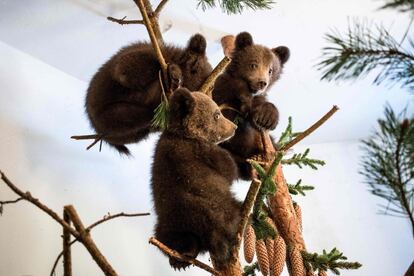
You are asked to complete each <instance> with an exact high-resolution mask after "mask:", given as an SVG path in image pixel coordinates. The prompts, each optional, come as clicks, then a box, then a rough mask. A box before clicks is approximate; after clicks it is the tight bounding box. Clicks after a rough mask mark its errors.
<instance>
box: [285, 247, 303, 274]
mask: <svg viewBox="0 0 414 276" xmlns="http://www.w3.org/2000/svg"><path fill="white" fill-rule="evenodd" d="M289 260H290V265H291V269H292V275H293V276H306V269H305V265H304V264H303V258H302V254H300V251H299V250H298V249H296V248H293V249H292V251H291V252H290V254H289Z"/></svg>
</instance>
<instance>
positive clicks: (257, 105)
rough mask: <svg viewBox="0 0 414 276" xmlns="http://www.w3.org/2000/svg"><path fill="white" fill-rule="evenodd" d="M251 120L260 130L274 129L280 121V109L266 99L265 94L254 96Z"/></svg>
mask: <svg viewBox="0 0 414 276" xmlns="http://www.w3.org/2000/svg"><path fill="white" fill-rule="evenodd" d="M250 120H251V122H252V125H253V126H254V127H255V128H257V129H258V130H261V129H266V130H269V129H270V130H273V129H275V128H276V126H277V124H278V122H279V111H278V110H277V108H276V106H275V105H274V104H272V103H270V102H268V101H266V99H265V98H264V97H263V96H256V97H254V98H253V104H252V110H251V113H250Z"/></svg>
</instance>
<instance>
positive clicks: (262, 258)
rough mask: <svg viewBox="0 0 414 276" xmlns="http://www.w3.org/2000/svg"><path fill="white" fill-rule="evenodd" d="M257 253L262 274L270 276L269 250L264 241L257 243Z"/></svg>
mask: <svg viewBox="0 0 414 276" xmlns="http://www.w3.org/2000/svg"><path fill="white" fill-rule="evenodd" d="M256 253H257V262H258V263H259V269H260V272H261V273H262V274H263V275H264V276H267V275H269V257H268V256H267V248H266V244H265V242H264V240H257V241H256Z"/></svg>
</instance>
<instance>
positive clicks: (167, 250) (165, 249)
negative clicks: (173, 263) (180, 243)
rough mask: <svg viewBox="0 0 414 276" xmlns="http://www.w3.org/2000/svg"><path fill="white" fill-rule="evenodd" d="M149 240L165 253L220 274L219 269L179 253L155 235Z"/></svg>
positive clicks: (214, 273)
mask: <svg viewBox="0 0 414 276" xmlns="http://www.w3.org/2000/svg"><path fill="white" fill-rule="evenodd" d="M148 242H149V243H150V244H152V245H155V246H156V247H158V249H160V250H161V251H162V252H164V253H165V254H167V255H169V256H171V257H174V258H176V259H179V260H181V261H184V262H188V263H190V264H193V265H195V266H197V267H199V268H201V269H203V270H205V271H207V272H210V273H211V274H213V275H220V273H219V272H218V271H216V270H215V269H214V268H212V267H210V266H209V265H207V264H205V263H203V262H200V261H199V260H197V259H191V258H188V257H186V256H183V255H181V254H180V253H178V252H177V251H175V250H173V249H171V248H169V247H168V246H166V245H165V244H163V243H162V242H160V241H159V240H157V239H156V238H154V237H151V238H150V239H149V241H148Z"/></svg>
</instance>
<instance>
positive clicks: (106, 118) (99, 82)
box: [85, 34, 212, 154]
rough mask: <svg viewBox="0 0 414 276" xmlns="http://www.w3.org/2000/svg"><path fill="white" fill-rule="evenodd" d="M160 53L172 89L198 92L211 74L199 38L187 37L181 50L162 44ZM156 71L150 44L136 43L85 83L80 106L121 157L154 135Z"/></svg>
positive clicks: (157, 89) (158, 95) (157, 90)
mask: <svg viewBox="0 0 414 276" xmlns="http://www.w3.org/2000/svg"><path fill="white" fill-rule="evenodd" d="M162 52H163V55H164V58H165V60H166V62H167V63H168V64H169V67H168V78H169V82H170V83H171V88H172V89H175V88H177V87H179V86H180V85H183V86H184V87H187V88H188V89H190V90H197V89H198V88H199V87H200V86H201V85H202V84H203V83H204V81H205V79H206V78H207V77H208V76H209V75H210V72H211V71H212V68H211V65H210V64H209V62H208V60H207V56H206V40H205V38H204V37H203V36H202V35H200V34H196V35H194V36H193V37H191V39H190V40H189V42H188V45H187V47H186V48H184V49H183V48H180V47H175V46H170V45H166V46H164V47H163V48H162ZM160 69H161V66H160V64H159V62H158V60H157V57H156V54H155V52H154V50H153V48H152V46H151V43H148V42H139V43H135V44H132V45H130V46H127V47H124V48H122V49H121V50H120V51H119V52H118V53H116V54H115V55H114V56H113V57H111V58H110V59H109V60H108V61H107V62H106V63H105V64H104V65H102V67H101V68H100V69H99V70H98V72H97V73H96V74H95V76H94V77H93V78H92V80H91V82H90V85H89V88H88V92H87V96H86V103H85V107H86V112H87V114H88V118H89V120H90V123H91V125H92V127H93V128H94V129H95V131H96V132H97V134H100V135H102V136H103V140H104V141H106V142H108V143H109V144H110V145H111V146H113V147H115V148H116V149H117V150H118V151H119V152H120V153H124V154H129V150H128V148H127V147H126V146H125V144H129V143H135V142H139V141H140V140H142V139H144V138H146V137H147V136H148V134H149V133H150V132H154V131H157V130H156V129H153V128H152V127H151V120H152V118H153V116H154V109H155V108H156V107H157V106H158V105H159V103H160V99H161V93H162V90H161V85H160V82H159V72H160ZM166 92H167V91H166Z"/></svg>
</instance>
